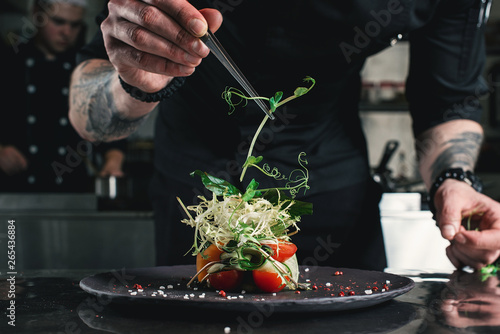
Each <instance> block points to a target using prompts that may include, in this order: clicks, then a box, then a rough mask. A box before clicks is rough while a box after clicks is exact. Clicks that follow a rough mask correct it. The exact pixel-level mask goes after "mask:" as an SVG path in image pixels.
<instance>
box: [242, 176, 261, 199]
mask: <svg viewBox="0 0 500 334" xmlns="http://www.w3.org/2000/svg"><path fill="white" fill-rule="evenodd" d="M258 187H259V182H257V181H255V179H252V181H251V182H250V184H249V185H248V187H247V189H246V191H245V193H244V194H243V196H242V197H241V199H242V200H243V201H245V202H248V201H249V200H251V199H252V198H254V197H255V196H261V195H262V193H261V192H260V191H258V190H257V188H258Z"/></svg>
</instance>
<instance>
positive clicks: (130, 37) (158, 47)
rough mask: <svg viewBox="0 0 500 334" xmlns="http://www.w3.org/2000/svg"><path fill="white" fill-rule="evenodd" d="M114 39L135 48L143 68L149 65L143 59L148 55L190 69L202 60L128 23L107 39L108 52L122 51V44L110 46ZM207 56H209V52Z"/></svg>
mask: <svg viewBox="0 0 500 334" xmlns="http://www.w3.org/2000/svg"><path fill="white" fill-rule="evenodd" d="M132 31H133V32H132ZM112 38H113V39H115V40H117V42H121V43H123V44H126V45H129V46H131V47H133V49H135V50H136V54H135V56H134V61H135V62H137V63H138V64H140V65H143V66H147V65H148V64H147V63H146V62H144V61H143V59H142V58H143V57H144V56H146V55H151V56H157V57H156V58H158V59H160V60H161V62H165V59H167V60H168V61H171V62H174V63H177V64H179V65H183V66H188V67H194V66H197V65H199V64H200V62H201V60H202V57H201V56H198V55H195V54H194V53H189V52H186V51H185V50H183V49H181V48H179V47H178V46H177V45H176V44H175V43H173V42H171V41H169V40H166V39H164V38H162V37H160V36H159V35H156V34H152V33H149V32H148V31H146V30H144V29H143V28H141V27H140V26H138V25H136V24H134V23H130V22H127V21H123V22H122V23H120V29H114V31H111V32H110V33H109V34H108V36H107V38H106V42H107V49H108V50H110V49H111V48H112V47H114V50H120V49H119V48H118V47H119V46H120V44H115V45H110V43H113V41H112V40H111V39H112ZM193 43H194V42H193ZM198 43H201V44H203V43H202V42H201V41H200V40H198ZM205 48H206V46H205ZM207 50H208V49H207ZM108 53H109V52H108ZM129 54H130V52H129ZM206 54H208V52H207V53H206ZM113 56H114V54H113V53H112V54H110V59H111V57H113ZM116 56H120V53H117V54H116ZM118 60H119V59H116V58H114V57H113V59H111V61H112V62H113V63H116V62H117V61H118Z"/></svg>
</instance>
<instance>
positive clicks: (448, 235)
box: [441, 224, 456, 240]
mask: <svg viewBox="0 0 500 334" xmlns="http://www.w3.org/2000/svg"><path fill="white" fill-rule="evenodd" d="M441 233H442V235H443V238H445V239H448V240H451V239H452V238H453V237H454V236H455V233H456V231H455V228H454V227H453V225H449V224H448V225H444V226H443V227H442V229H441Z"/></svg>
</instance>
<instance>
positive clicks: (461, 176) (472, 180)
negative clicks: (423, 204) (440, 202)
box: [428, 168, 483, 216]
mask: <svg viewBox="0 0 500 334" xmlns="http://www.w3.org/2000/svg"><path fill="white" fill-rule="evenodd" d="M447 179H454V180H458V181H463V182H465V183H467V184H468V185H470V186H471V187H472V188H474V189H475V190H476V191H477V192H482V191H483V183H482V182H481V179H480V178H479V177H478V176H477V175H475V174H474V173H472V172H471V171H469V170H468V171H464V170H463V169H462V168H450V169H447V170H445V171H443V172H442V173H441V174H439V176H438V177H437V178H436V180H434V182H433V183H432V185H431V188H430V190H429V197H428V203H429V209H430V210H431V212H432V214H433V215H434V216H435V215H436V206H435V205H434V196H435V195H436V191H437V190H438V188H439V187H440V186H441V185H442V184H443V182H444V181H445V180H447Z"/></svg>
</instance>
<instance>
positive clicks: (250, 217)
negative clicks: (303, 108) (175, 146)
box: [178, 77, 315, 292]
mask: <svg viewBox="0 0 500 334" xmlns="http://www.w3.org/2000/svg"><path fill="white" fill-rule="evenodd" d="M304 81H305V82H307V83H310V86H309V87H298V88H297V89H295V91H294V93H293V95H291V96H290V97H288V98H286V99H282V97H283V93H282V92H277V93H276V94H275V95H274V96H273V97H271V98H266V97H258V98H259V99H263V100H266V101H268V102H269V105H270V111H271V112H274V111H276V109H277V108H279V107H280V106H282V105H283V104H285V103H287V102H289V101H291V100H293V99H295V98H298V97H300V96H302V95H304V94H306V93H307V92H309V91H310V90H311V89H312V88H313V86H314V85H315V81H314V79H313V78H311V77H306V78H304ZM222 96H223V98H224V99H225V100H226V101H227V102H228V104H229V106H230V113H232V112H233V111H234V110H235V107H236V106H238V105H243V106H244V105H245V104H246V103H247V102H248V100H250V99H255V98H249V97H246V96H245V95H244V94H243V93H242V92H241V91H239V90H237V89H235V88H226V90H225V91H224V92H223V94H222ZM267 119H268V117H267V116H265V117H264V119H263V120H262V122H261V124H260V126H259V128H258V129H257V131H256V133H255V135H254V137H253V140H252V143H251V145H250V148H249V151H248V155H247V159H246V161H245V163H244V165H243V168H242V173H241V176H240V180H241V181H243V180H244V176H245V172H246V170H247V169H248V168H257V169H258V170H259V171H261V172H262V174H263V175H264V176H266V177H272V178H274V179H276V180H278V181H282V182H283V187H280V188H268V189H261V188H259V182H258V181H256V180H255V179H252V180H250V182H248V185H247V187H246V189H245V190H244V191H242V190H240V189H238V188H237V187H235V186H233V185H232V184H231V183H229V182H227V181H226V180H223V179H220V178H217V177H215V176H213V175H210V174H208V173H206V172H203V171H201V170H196V171H194V172H192V173H191V175H192V176H193V177H199V178H200V179H201V181H202V183H203V185H204V186H205V187H206V188H207V189H208V190H209V191H211V193H212V198H206V197H205V196H199V197H198V198H199V203H198V204H196V205H192V206H185V205H184V204H183V203H182V201H181V200H180V199H179V198H178V200H179V203H180V204H181V206H182V208H183V209H184V211H185V213H186V216H187V218H186V219H183V220H182V222H183V223H185V224H187V225H189V226H191V227H192V228H193V229H194V242H193V245H192V248H191V252H192V255H193V256H196V268H197V273H196V274H195V275H194V276H193V278H192V279H191V280H190V281H189V282H188V286H190V285H191V284H193V282H194V281H195V280H197V281H198V282H199V284H207V285H208V286H209V287H212V288H214V289H217V290H226V291H231V290H236V289H238V288H241V287H242V285H245V287H247V288H248V286H249V285H253V286H255V287H257V288H258V289H260V290H261V291H264V292H278V291H281V290H282V289H285V288H287V289H300V288H306V285H304V284H301V283H299V282H298V279H299V269H298V262H297V257H296V251H297V247H296V246H295V244H293V243H292V241H291V236H292V235H294V234H296V233H297V232H298V231H299V230H300V229H299V227H298V223H299V221H300V217H301V216H302V215H306V214H312V204H311V203H306V202H302V201H298V200H296V199H295V196H296V194H297V193H298V192H299V191H302V190H303V191H304V192H305V191H306V190H307V189H309V185H308V183H307V182H308V178H309V175H308V170H307V167H306V166H307V160H306V158H305V156H306V154H305V153H303V152H302V153H300V154H299V155H298V164H299V168H297V169H295V170H293V171H292V172H291V173H290V174H288V175H285V174H282V173H281V172H280V171H278V169H277V168H271V167H270V166H269V165H268V164H267V163H263V157H262V156H259V157H255V156H253V155H252V151H253V147H254V145H255V142H256V140H257V137H258V135H259V133H260V131H261V130H262V128H263V127H264V125H265V124H266V122H267Z"/></svg>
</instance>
